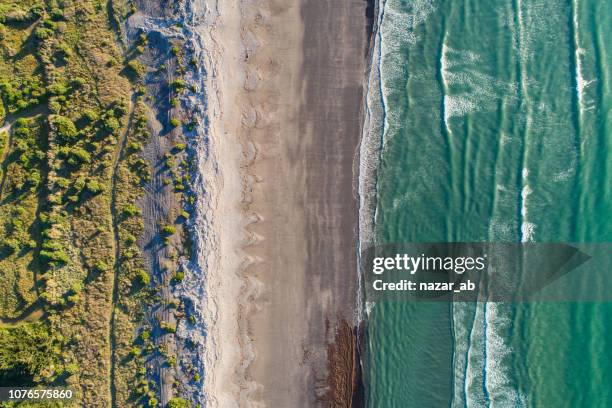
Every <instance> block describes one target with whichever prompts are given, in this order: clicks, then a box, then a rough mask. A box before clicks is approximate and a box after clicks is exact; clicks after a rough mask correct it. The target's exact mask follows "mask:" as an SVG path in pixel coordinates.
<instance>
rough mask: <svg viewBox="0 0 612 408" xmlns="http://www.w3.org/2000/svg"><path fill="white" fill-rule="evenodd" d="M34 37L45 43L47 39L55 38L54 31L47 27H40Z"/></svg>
mask: <svg viewBox="0 0 612 408" xmlns="http://www.w3.org/2000/svg"><path fill="white" fill-rule="evenodd" d="M34 36H35V37H36V39H38V40H40V41H43V40H46V39H47V38H51V37H53V30H50V29H48V28H45V27H38V28H37V29H36V31H35V32H34Z"/></svg>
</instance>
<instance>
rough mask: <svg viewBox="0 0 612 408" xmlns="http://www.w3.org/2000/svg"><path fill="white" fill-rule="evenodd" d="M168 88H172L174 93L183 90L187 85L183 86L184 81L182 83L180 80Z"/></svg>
mask: <svg viewBox="0 0 612 408" xmlns="http://www.w3.org/2000/svg"><path fill="white" fill-rule="evenodd" d="M170 86H172V88H174V90H176V91H181V90H183V89H185V87H186V86H187V85H186V84H185V81H183V80H182V79H176V80H174V81H173V82H172V84H170Z"/></svg>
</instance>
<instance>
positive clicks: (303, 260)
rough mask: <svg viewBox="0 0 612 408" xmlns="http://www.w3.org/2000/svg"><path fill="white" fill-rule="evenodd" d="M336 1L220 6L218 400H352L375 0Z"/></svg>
mask: <svg viewBox="0 0 612 408" xmlns="http://www.w3.org/2000/svg"><path fill="white" fill-rule="evenodd" d="M336 3H338V2H331V1H329V2H324V1H306V0H303V1H297V0H293V1H254V2H241V1H237V0H233V1H225V2H222V3H219V4H215V5H214V6H213V7H211V10H212V11H211V13H212V14H214V16H215V18H214V23H213V24H212V30H211V40H212V41H211V43H212V44H214V46H213V47H211V51H209V58H208V61H207V64H208V72H209V75H210V79H209V86H208V92H209V103H210V106H209V109H210V112H209V114H210V120H211V131H210V133H211V140H212V143H211V144H212V146H213V150H214V152H215V153H214V154H215V155H216V157H217V163H218V166H219V177H218V180H217V182H218V184H219V186H218V190H217V191H218V194H217V200H216V206H215V211H214V219H215V222H214V224H215V228H216V232H217V234H216V235H217V236H218V248H217V256H218V264H217V265H216V267H215V268H214V269H211V270H210V272H209V277H208V279H207V293H208V294H209V297H210V299H209V301H208V302H207V305H208V306H207V308H208V309H209V310H208V313H207V315H208V316H209V318H210V319H212V320H211V321H210V323H209V324H210V325H209V327H210V331H209V339H208V340H207V342H208V346H207V350H208V351H207V353H208V358H207V361H208V363H209V364H211V365H210V366H209V367H208V369H207V370H206V371H207V373H208V374H207V376H206V378H205V391H206V394H207V395H209V396H210V401H209V402H210V403H211V404H212V405H216V406H221V407H228V406H236V405H238V406H271V407H293V406H295V407H297V406H319V405H322V406H350V403H351V401H350V400H351V398H352V389H353V385H354V380H355V371H356V370H355V366H354V350H355V347H354V346H353V343H354V342H355V339H354V337H353V333H354V332H353V330H352V328H353V327H354V325H355V323H356V319H355V317H356V314H355V307H356V299H355V296H356V290H357V288H356V282H357V277H356V273H357V272H356V256H355V254H356V249H355V248H356V239H357V236H356V233H357V216H358V214H357V197H356V192H355V186H354V185H355V179H356V174H355V170H354V169H355V163H356V161H357V157H356V153H357V150H358V143H359V137H360V133H361V109H362V83H363V77H364V75H365V73H364V70H365V64H364V62H365V52H366V44H367V30H366V6H367V2H365V1H361V0H354V1H347V2H342V4H336ZM347 327H348V330H346V328H347ZM339 329H341V330H339ZM337 341H339V342H340V343H344V344H343V345H340V346H338V345H337V344H334V343H336V342H337ZM347 351H348V357H347ZM338 353H341V354H343V356H342V358H338V356H337V355H336V356H335V354H338ZM330 362H333V363H334V364H333V367H331V370H330ZM338 363H340V365H343V366H344V367H338Z"/></svg>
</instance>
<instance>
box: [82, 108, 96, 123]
mask: <svg viewBox="0 0 612 408" xmlns="http://www.w3.org/2000/svg"><path fill="white" fill-rule="evenodd" d="M81 118H82V119H83V120H85V121H87V122H88V123H93V122H95V121H97V120H98V119H99V118H100V116H99V115H98V112H96V111H95V110H93V109H85V110H84V111H83V116H81Z"/></svg>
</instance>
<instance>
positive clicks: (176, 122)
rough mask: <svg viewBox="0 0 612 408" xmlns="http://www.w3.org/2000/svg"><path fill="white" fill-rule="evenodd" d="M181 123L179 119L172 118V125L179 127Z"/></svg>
mask: <svg viewBox="0 0 612 408" xmlns="http://www.w3.org/2000/svg"><path fill="white" fill-rule="evenodd" d="M180 124H181V121H180V120H178V119H177V118H172V119H170V126H172V127H177V126H179V125H180Z"/></svg>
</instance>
